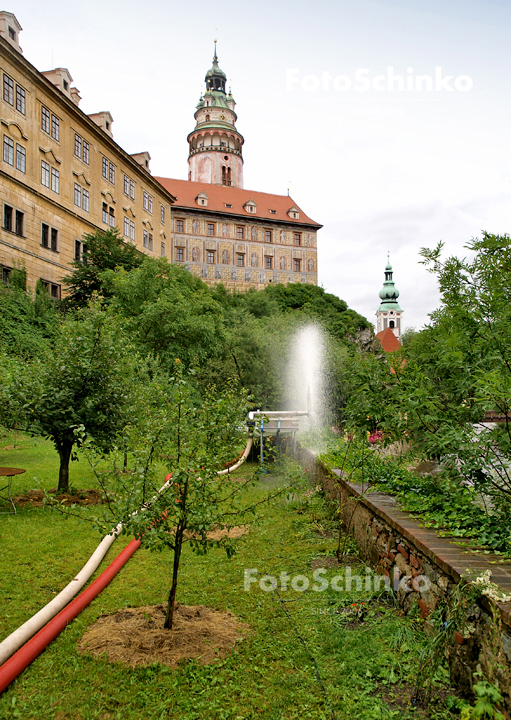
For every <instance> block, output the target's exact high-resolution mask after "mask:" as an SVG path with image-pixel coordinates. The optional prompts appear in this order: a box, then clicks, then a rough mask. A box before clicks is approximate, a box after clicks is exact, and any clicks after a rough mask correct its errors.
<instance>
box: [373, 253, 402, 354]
mask: <svg viewBox="0 0 511 720" xmlns="http://www.w3.org/2000/svg"><path fill="white" fill-rule="evenodd" d="M398 297H399V290H398V289H397V287H396V286H395V284H394V280H393V271H392V265H391V264H390V259H389V257H388V256H387V265H386V266H385V281H384V283H383V287H382V289H381V290H380V300H381V304H380V307H379V308H378V310H377V311H376V332H377V333H379V332H381V331H382V330H386V329H387V328H390V329H391V330H392V332H393V333H394V335H395V336H396V337H397V338H398V340H399V339H400V338H401V315H402V314H403V311H402V310H401V308H400V307H399V303H398V301H397V299H398Z"/></svg>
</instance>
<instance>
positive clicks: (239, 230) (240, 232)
mask: <svg viewBox="0 0 511 720" xmlns="http://www.w3.org/2000/svg"><path fill="white" fill-rule="evenodd" d="M176 232H178V233H182V232H184V220H179V219H176ZM207 234H208V235H209V236H210V237H213V236H215V235H216V234H217V228H216V223H207ZM245 234H246V228H245V227H244V226H243V225H237V226H236V239H237V240H245V239H246V237H245ZM293 235H294V237H293V239H294V244H295V245H301V244H302V233H294V234H293ZM264 242H266V243H272V242H273V230H265V231H264Z"/></svg>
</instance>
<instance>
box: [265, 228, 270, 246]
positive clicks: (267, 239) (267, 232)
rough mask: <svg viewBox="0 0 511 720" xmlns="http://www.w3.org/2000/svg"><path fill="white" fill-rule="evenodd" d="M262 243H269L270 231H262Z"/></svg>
mask: <svg viewBox="0 0 511 720" xmlns="http://www.w3.org/2000/svg"><path fill="white" fill-rule="evenodd" d="M264 242H267V243H271V230H265V231H264Z"/></svg>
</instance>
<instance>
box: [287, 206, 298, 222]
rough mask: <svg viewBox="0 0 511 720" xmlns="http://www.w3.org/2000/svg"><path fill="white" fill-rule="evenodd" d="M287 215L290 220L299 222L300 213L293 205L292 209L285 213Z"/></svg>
mask: <svg viewBox="0 0 511 720" xmlns="http://www.w3.org/2000/svg"><path fill="white" fill-rule="evenodd" d="M287 214H288V215H289V217H290V218H291V220H299V219H300V211H299V209H298V208H297V207H296V206H295V205H293V207H292V208H289V210H288V211H287Z"/></svg>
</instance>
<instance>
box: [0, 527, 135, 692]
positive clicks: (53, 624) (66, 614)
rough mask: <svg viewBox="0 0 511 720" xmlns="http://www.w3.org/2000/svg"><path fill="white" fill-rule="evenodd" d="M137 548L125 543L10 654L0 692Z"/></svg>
mask: <svg viewBox="0 0 511 720" xmlns="http://www.w3.org/2000/svg"><path fill="white" fill-rule="evenodd" d="M139 547H140V540H132V541H131V542H130V543H128V545H126V547H125V548H124V550H123V551H122V552H121V553H119V555H118V556H117V557H116V558H115V560H114V561H113V562H111V563H110V565H109V566H108V567H107V568H106V570H103V572H102V573H101V575H99V577H97V578H96V579H95V580H94V582H92V583H91V584H90V585H89V587H88V588H86V589H85V590H83V591H82V592H81V593H80V594H79V595H78V596H77V597H75V599H74V600H72V601H71V602H70V603H69V605H67V606H66V607H65V608H64V609H63V610H61V611H60V612H59V613H58V615H55V617H54V618H53V619H52V620H50V622H49V623H48V624H47V625H45V626H44V627H43V628H41V630H39V632H38V633H37V634H36V635H34V637H33V638H31V639H30V640H29V641H28V642H26V643H25V645H23V647H21V648H20V649H19V650H18V651H17V652H15V653H14V655H13V656H12V657H10V658H9V659H8V660H7V661H6V662H5V663H4V664H3V665H2V666H1V667H0V693H2V692H3V691H4V690H5V688H6V687H8V686H9V685H10V684H11V683H12V681H13V680H14V679H15V678H17V677H18V675H19V674H20V673H22V672H23V670H24V669H25V668H26V667H28V665H30V663H31V662H32V661H33V660H35V658H36V657H37V656H38V655H40V654H41V653H42V651H43V650H44V649H45V648H46V646H47V645H49V644H50V643H51V641H52V640H54V639H55V638H56V637H57V635H58V634H59V633H60V632H61V631H62V630H63V629H64V628H65V627H66V626H67V625H68V624H69V623H70V622H71V621H72V620H74V618H75V617H76V616H77V615H79V614H80V613H81V612H82V610H83V609H84V608H86V607H87V605H89V603H91V602H92V600H94V598H95V597H97V596H98V595H99V593H100V592H101V591H102V590H103V589H104V588H105V587H106V586H107V585H108V583H109V582H110V581H111V580H112V579H113V578H114V577H115V576H116V575H117V573H118V572H119V570H120V569H121V568H122V567H123V565H125V564H126V563H127V562H128V560H129V559H130V557H131V556H132V555H133V554H134V552H135V551H136V550H138V548H139Z"/></svg>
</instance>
